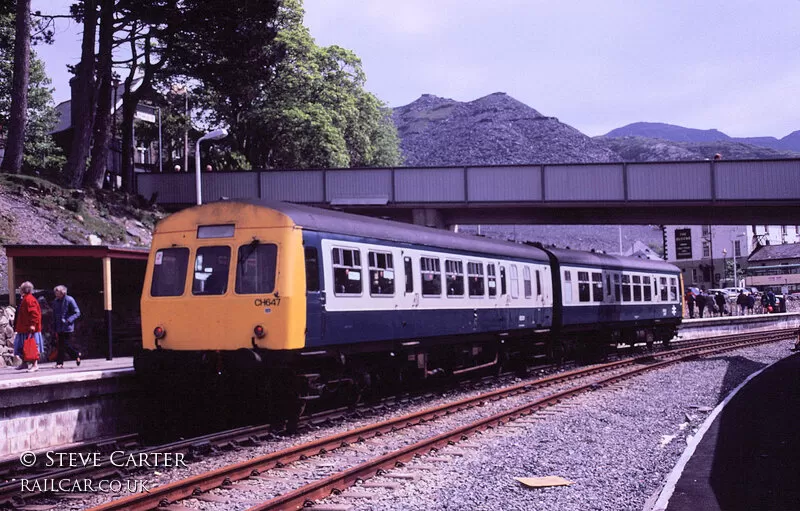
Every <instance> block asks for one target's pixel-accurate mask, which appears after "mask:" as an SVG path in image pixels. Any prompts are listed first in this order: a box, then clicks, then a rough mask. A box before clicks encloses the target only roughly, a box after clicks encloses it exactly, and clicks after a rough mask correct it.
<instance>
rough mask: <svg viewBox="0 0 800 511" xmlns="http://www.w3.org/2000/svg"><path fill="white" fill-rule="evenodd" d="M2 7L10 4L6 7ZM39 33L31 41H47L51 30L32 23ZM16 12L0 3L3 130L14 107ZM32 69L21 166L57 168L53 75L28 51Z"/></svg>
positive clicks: (59, 160) (0, 120)
mask: <svg viewBox="0 0 800 511" xmlns="http://www.w3.org/2000/svg"><path fill="white" fill-rule="evenodd" d="M3 7H8V9H7V10H4V9H3ZM33 25H34V26H35V30H36V33H35V34H34V35H33V36H32V37H31V41H32V42H33V43H36V42H37V41H40V40H42V41H45V42H48V41H49V40H50V37H51V35H52V34H51V33H50V32H47V27H46V26H44V25H42V24H38V23H33ZM15 32H16V30H15V14H14V11H13V9H11V8H10V6H9V5H8V4H4V5H3V6H2V7H0V132H4V131H5V129H6V127H8V126H9V121H10V111H11V102H12V101H11V98H12V94H11V89H12V75H13V64H12V63H13V60H14V59H13V54H14V51H15V43H14V38H15ZM29 60H30V68H29V69H30V72H29V81H28V95H27V109H26V111H27V121H26V123H25V128H24V134H25V136H24V152H23V160H22V170H23V171H25V172H28V171H30V170H33V169H36V170H42V169H45V170H51V171H56V170H57V169H60V167H61V165H63V161H64V159H63V155H62V154H61V150H60V149H59V148H58V147H57V146H56V145H55V143H54V142H53V139H52V137H51V136H50V134H49V133H50V131H51V130H52V128H53V126H55V124H56V122H57V121H58V118H57V114H56V112H55V110H54V108H53V96H52V90H51V89H50V88H49V86H50V79H49V78H48V77H47V75H46V74H45V69H44V64H43V63H42V61H41V60H39V59H38V58H36V54H35V52H33V51H30V52H29Z"/></svg>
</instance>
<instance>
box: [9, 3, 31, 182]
mask: <svg viewBox="0 0 800 511" xmlns="http://www.w3.org/2000/svg"><path fill="white" fill-rule="evenodd" d="M30 53H31V0H17V11H16V35H15V37H14V78H13V82H12V85H11V115H10V119H9V126H8V140H7V141H6V151H5V157H4V158H3V163H2V170H3V171H4V172H12V173H14V174H19V173H20V172H22V155H23V153H24V147H25V124H26V122H27V120H28V84H29V81H30Z"/></svg>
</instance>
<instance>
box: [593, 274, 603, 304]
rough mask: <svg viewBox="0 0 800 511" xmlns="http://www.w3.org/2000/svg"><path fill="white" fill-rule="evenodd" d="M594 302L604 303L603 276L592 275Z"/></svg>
mask: <svg viewBox="0 0 800 511" xmlns="http://www.w3.org/2000/svg"><path fill="white" fill-rule="evenodd" d="M592 300H593V301H595V302H602V301H603V274H602V273H592Z"/></svg>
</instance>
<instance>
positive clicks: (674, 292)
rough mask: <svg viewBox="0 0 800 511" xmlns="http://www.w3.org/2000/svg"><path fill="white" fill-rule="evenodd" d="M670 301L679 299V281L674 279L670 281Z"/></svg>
mask: <svg viewBox="0 0 800 511" xmlns="http://www.w3.org/2000/svg"><path fill="white" fill-rule="evenodd" d="M669 299H670V300H671V301H673V302H674V301H675V300H677V299H678V281H677V279H676V278H674V277H672V278H670V279H669Z"/></svg>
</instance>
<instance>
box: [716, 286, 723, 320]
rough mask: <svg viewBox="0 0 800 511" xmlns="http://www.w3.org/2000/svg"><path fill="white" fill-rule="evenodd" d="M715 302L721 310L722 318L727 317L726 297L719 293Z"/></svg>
mask: <svg viewBox="0 0 800 511" xmlns="http://www.w3.org/2000/svg"><path fill="white" fill-rule="evenodd" d="M714 301H715V302H717V307H718V308H719V315H720V317H722V316H724V315H725V295H723V294H722V293H720V292H719V291H717V293H716V294H715V295H714Z"/></svg>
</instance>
